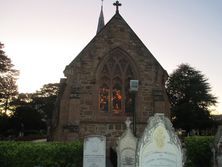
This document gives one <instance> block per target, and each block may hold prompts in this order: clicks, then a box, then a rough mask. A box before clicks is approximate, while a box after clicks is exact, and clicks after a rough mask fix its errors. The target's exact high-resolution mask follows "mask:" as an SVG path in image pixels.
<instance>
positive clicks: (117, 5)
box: [113, 1, 122, 13]
mask: <svg viewBox="0 0 222 167" xmlns="http://www.w3.org/2000/svg"><path fill="white" fill-rule="evenodd" d="M113 5H114V6H116V13H119V6H122V4H121V3H119V1H116V2H115V3H113Z"/></svg>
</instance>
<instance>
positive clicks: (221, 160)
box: [213, 126, 222, 167]
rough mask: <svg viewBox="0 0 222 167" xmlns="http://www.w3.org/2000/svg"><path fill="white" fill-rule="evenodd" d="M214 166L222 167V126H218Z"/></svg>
mask: <svg viewBox="0 0 222 167" xmlns="http://www.w3.org/2000/svg"><path fill="white" fill-rule="evenodd" d="M213 153H214V155H213V158H214V166H215V167H221V166H222V126H218V128H217V133H216V136H215V140H214V152H213Z"/></svg>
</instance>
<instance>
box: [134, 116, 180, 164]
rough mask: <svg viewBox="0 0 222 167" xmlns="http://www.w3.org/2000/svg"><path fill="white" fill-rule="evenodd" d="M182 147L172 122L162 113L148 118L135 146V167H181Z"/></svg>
mask: <svg viewBox="0 0 222 167" xmlns="http://www.w3.org/2000/svg"><path fill="white" fill-rule="evenodd" d="M182 157H183V153H182V147H181V143H180V140H179V138H178V137H177V135H176V134H175V132H174V129H173V127H172V123H171V122H170V120H169V119H168V118H167V117H165V116H164V114H160V113H159V114H155V115H154V116H153V117H150V118H149V120H148V125H147V127H146V128H145V131H144V134H143V136H142V137H141V139H140V140H139V143H138V147H137V157H136V161H137V164H136V166H137V167H182Z"/></svg>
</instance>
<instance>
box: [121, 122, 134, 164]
mask: <svg viewBox="0 0 222 167" xmlns="http://www.w3.org/2000/svg"><path fill="white" fill-rule="evenodd" d="M125 124H126V130H125V132H124V133H123V135H122V136H121V137H120V138H119V140H118V141H117V156H118V167H135V165H136V161H135V159H136V146H137V138H136V137H135V136H134V135H133V133H132V131H131V129H130V124H131V121H130V119H129V118H127V120H126V122H125Z"/></svg>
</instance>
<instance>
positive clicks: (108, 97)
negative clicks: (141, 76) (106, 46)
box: [99, 54, 136, 114]
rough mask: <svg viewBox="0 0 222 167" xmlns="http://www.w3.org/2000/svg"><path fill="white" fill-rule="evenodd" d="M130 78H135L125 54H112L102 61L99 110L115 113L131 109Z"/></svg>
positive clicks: (130, 110)
mask: <svg viewBox="0 0 222 167" xmlns="http://www.w3.org/2000/svg"><path fill="white" fill-rule="evenodd" d="M130 79H136V78H135V74H134V72H133V70H132V66H131V64H130V61H129V60H128V59H127V56H125V55H122V54H113V55H112V56H110V58H108V59H107V60H106V61H105V63H103V65H102V67H101V71H100V75H99V85H101V86H100V87H99V110H100V111H101V112H113V113H115V114H118V113H122V112H126V113H131V112H132V111H133V108H132V106H133V105H132V104H133V103H134V102H133V101H132V98H131V94H130V92H129V83H130Z"/></svg>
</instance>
